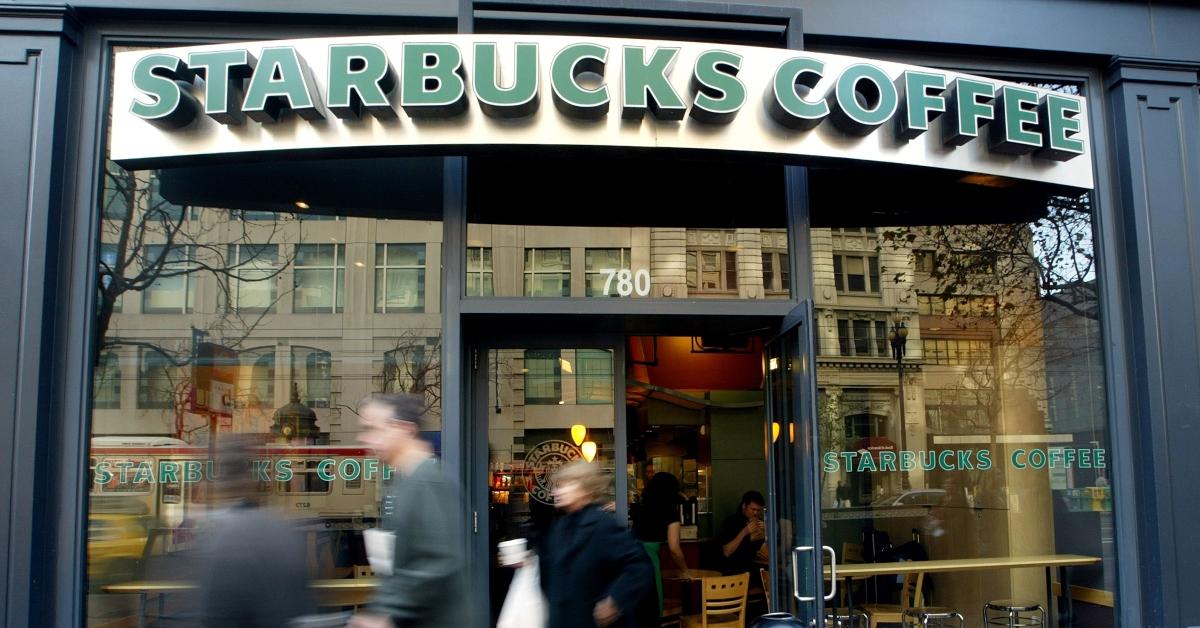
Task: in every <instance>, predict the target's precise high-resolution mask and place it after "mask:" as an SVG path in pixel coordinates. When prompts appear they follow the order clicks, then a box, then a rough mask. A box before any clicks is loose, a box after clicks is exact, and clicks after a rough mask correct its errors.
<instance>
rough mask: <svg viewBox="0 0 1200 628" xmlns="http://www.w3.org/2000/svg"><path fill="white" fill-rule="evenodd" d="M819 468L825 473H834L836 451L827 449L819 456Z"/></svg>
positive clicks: (835, 468)
mask: <svg viewBox="0 0 1200 628" xmlns="http://www.w3.org/2000/svg"><path fill="white" fill-rule="evenodd" d="M821 470H822V471H824V472H825V473H834V472H836V471H837V470H838V459H837V453H836V452H832V451H827V452H825V453H824V454H823V455H822V456H821Z"/></svg>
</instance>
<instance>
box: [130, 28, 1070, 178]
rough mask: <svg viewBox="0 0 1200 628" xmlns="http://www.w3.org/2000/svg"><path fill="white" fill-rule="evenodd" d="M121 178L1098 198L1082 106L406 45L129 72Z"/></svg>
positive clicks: (753, 71)
mask: <svg viewBox="0 0 1200 628" xmlns="http://www.w3.org/2000/svg"><path fill="white" fill-rule="evenodd" d="M113 96H114V100H113V114H112V146H111V154H112V158H113V159H114V160H116V161H117V162H119V163H121V164H123V165H126V166H128V167H139V168H141V167H159V166H164V165H170V164H177V163H194V162H197V161H203V160H205V159H212V158H217V157H220V158H221V159H224V160H229V159H235V160H236V159H239V158H244V159H247V160H249V159H259V158H268V157H272V158H273V157H274V156H285V155H286V154H288V153H302V152H305V153H312V152H325V153H328V152H335V153H337V152H345V151H352V152H353V151H359V152H363V151H372V152H374V151H380V152H405V153H413V152H418V153H419V152H421V151H422V150H426V151H428V150H430V147H439V148H440V149H441V150H451V151H453V150H457V149H459V148H460V147H461V148H462V149H463V150H464V151H466V150H468V149H470V148H472V147H488V146H500V145H510V146H512V145H515V146H539V145H543V146H549V145H571V146H595V147H628V148H633V149H659V148H661V149H681V150H699V151H726V152H731V153H754V154H765V155H777V156H781V158H783V159H786V160H788V161H790V162H793V163H803V162H804V161H805V159H806V158H835V159H851V160H859V161H868V162H886V163H896V164H907V165H914V166H925V167H933V168H942V169H948V170H955V171H961V172H971V173H982V174H987V175H996V176H1000V177H1008V178H1013V179H1023V180H1030V181H1040V182H1046V183H1054V184H1062V185H1067V186H1072V187H1078V188H1090V187H1092V185H1093V182H1092V165H1091V147H1090V135H1089V120H1088V114H1087V107H1086V102H1085V101H1084V100H1083V99H1082V98H1081V97H1079V96H1076V95H1072V94H1065V93H1059V92H1054V91H1048V90H1045V89H1041V88H1036V87H1031V86H1027V85H1020V84H1016V83H1009V82H1005V81H998V80H994V79H990V78H984V77H978V76H971V75H966V74H961V73H956V72H949V71H944V70H936V69H930V68H921V67H916V66H910V65H905V64H900V63H892V62H887V61H878V60H871V59H863V58H858V57H848V56H842V55H833V54H821V53H815V52H804V51H793V50H783V49H777V48H758V47H749V46H723V45H714V44H706V43H696V42H679V41H657V40H635V39H611V38H603V37H560V36H517V35H421V36H414V35H402V36H384V37H342V38H327V39H303V40H288V41H274V42H249V43H236V44H220V45H214V46H197V47H190V48H169V49H161V50H141V51H133V52H122V53H119V54H118V55H117V58H116V68H115V83H114V93H113Z"/></svg>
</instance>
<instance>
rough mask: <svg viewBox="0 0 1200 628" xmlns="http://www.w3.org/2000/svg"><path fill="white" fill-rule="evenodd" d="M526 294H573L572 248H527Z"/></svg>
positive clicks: (562, 295) (537, 295) (535, 295)
mask: <svg viewBox="0 0 1200 628" xmlns="http://www.w3.org/2000/svg"><path fill="white" fill-rule="evenodd" d="M525 296H527V297H569V296H571V249H525Z"/></svg>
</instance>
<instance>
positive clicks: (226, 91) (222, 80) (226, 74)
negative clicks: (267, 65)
mask: <svg viewBox="0 0 1200 628" xmlns="http://www.w3.org/2000/svg"><path fill="white" fill-rule="evenodd" d="M257 63H258V60H257V59H255V58H254V57H253V56H252V55H251V54H250V51H248V50H245V49H238V50H205V51H202V52H193V53H191V54H189V55H188V66H189V67H191V68H192V70H193V71H194V72H195V73H196V74H197V75H198V76H200V77H201V78H203V79H204V115H207V116H208V117H210V118H212V119H213V120H216V121H217V122H219V123H221V124H241V123H242V122H243V121H244V120H245V116H243V115H242V111H241V110H240V109H239V108H238V103H240V102H241V96H242V82H243V81H244V80H246V79H247V78H249V77H250V74H251V73H252V72H253V70H254V67H255V66H256V65H257Z"/></svg>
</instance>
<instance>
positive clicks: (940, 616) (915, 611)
mask: <svg viewBox="0 0 1200 628" xmlns="http://www.w3.org/2000/svg"><path fill="white" fill-rule="evenodd" d="M910 622H911V625H913V626H921V627H922V628H925V627H927V626H958V628H963V626H965V625H966V620H965V619H963V616H962V613H960V612H958V611H956V610H954V609H951V608H942V607H940V606H923V607H917V608H908V609H905V610H904V612H903V613H901V614H900V624H901V625H903V626H908V625H909V624H910Z"/></svg>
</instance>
